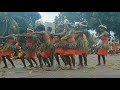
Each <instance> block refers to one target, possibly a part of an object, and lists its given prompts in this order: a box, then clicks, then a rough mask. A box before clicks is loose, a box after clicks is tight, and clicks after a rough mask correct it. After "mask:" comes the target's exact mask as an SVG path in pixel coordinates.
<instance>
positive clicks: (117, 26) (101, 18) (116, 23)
mask: <svg viewBox="0 0 120 90" xmlns="http://www.w3.org/2000/svg"><path fill="white" fill-rule="evenodd" d="M64 16H66V17H67V19H68V20H69V21H70V22H71V23H74V22H79V21H80V19H81V18H85V19H86V20H87V21H88V27H89V29H96V31H97V32H99V29H98V26H99V25H100V24H105V25H106V26H107V27H108V31H113V32H115V35H116V36H117V37H119V38H120V35H119V34H120V32H119V30H120V12H61V13H60V14H59V17H58V18H57V19H55V22H58V21H60V20H61V21H62V22H63V19H64ZM56 20H57V21H56Z"/></svg>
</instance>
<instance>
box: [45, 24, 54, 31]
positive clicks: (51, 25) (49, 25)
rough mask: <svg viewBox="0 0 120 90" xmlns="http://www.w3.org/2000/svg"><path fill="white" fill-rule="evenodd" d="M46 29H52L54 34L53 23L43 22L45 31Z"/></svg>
mask: <svg viewBox="0 0 120 90" xmlns="http://www.w3.org/2000/svg"><path fill="white" fill-rule="evenodd" d="M47 27H52V33H55V24H54V23H53V22H45V29H46V30H47Z"/></svg>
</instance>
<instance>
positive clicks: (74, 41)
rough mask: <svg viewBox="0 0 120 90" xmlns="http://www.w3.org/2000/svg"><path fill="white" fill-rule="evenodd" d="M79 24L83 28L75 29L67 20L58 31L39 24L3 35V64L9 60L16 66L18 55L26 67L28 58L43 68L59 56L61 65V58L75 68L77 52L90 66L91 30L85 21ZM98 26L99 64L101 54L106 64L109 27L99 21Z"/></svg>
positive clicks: (58, 62) (59, 65)
mask: <svg viewBox="0 0 120 90" xmlns="http://www.w3.org/2000/svg"><path fill="white" fill-rule="evenodd" d="M66 21H67V20H66ZM80 27H81V28H80V30H79V31H76V30H75V29H74V27H73V26H72V25H70V24H67V23H64V24H63V25H59V26H58V27H57V29H56V33H55V34H52V33H51V30H50V29H48V30H45V27H44V25H43V24H40V25H38V26H37V27H36V28H35V30H34V29H33V28H30V27H28V28H27V31H26V33H23V34H10V35H8V36H5V37H3V36H1V37H0V40H1V42H4V43H3V44H1V45H0V48H1V50H0V57H1V60H2V61H3V62H4V65H5V66H4V67H3V68H8V65H7V62H6V60H8V61H9V62H10V63H11V65H12V67H15V64H14V62H13V60H14V59H15V58H19V59H21V61H22V63H23V65H24V67H27V65H26V62H25V60H27V61H28V62H29V64H30V65H29V67H38V66H40V68H43V66H44V64H45V65H47V66H48V67H52V66H54V60H56V61H57V64H58V67H59V68H60V67H61V61H60V60H62V61H63V63H64V66H65V68H66V69H70V70H74V69H76V64H75V62H76V60H75V56H78V57H79V64H78V65H79V66H80V67H83V66H87V65H88V63H87V56H88V54H89V39H90V34H89V32H88V30H87V22H86V21H83V22H81V24H80ZM99 30H100V32H101V35H100V36H99V37H97V38H100V39H101V42H100V43H99V44H98V45H97V47H96V49H97V54H98V64H97V65H98V66H99V65H101V57H102V59H103V64H104V65H105V64H106V61H105V56H107V54H108V50H109V49H110V43H109V40H108V37H109V33H108V32H107V27H106V26H105V25H100V26H99ZM36 57H37V58H36ZM37 60H38V61H39V64H38V62H37ZM33 62H34V63H35V65H36V66H34V64H33Z"/></svg>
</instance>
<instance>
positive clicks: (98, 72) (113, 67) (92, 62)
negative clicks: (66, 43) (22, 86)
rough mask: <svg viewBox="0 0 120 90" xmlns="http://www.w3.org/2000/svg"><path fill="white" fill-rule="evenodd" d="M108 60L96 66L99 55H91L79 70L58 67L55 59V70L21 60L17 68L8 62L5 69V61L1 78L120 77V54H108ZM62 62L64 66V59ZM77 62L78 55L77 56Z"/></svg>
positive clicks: (1, 65)
mask: <svg viewBox="0 0 120 90" xmlns="http://www.w3.org/2000/svg"><path fill="white" fill-rule="evenodd" d="M106 60H107V61H108V65H106V66H104V65H101V66H96V64H97V55H89V56H88V66H86V67H83V68H79V67H78V66H77V68H78V69H77V70H61V69H57V65H56V61H55V62H54V63H55V66H54V68H55V70H53V71H47V70H46V69H47V67H45V69H44V70H42V69H40V68H33V69H28V68H23V65H22V63H21V62H20V60H15V61H14V63H15V65H16V68H11V64H10V63H9V62H8V66H9V68H8V69H4V68H2V67H3V66H4V65H3V62H1V64H0V67H1V68H0V78H120V56H117V55H116V56H107V57H106ZM101 61H102V60H101ZM26 62H27V61H26ZM61 63H62V66H63V67H64V64H63V62H62V61H61ZM77 64H78V57H77V56H76V65H77ZM101 64H103V63H101Z"/></svg>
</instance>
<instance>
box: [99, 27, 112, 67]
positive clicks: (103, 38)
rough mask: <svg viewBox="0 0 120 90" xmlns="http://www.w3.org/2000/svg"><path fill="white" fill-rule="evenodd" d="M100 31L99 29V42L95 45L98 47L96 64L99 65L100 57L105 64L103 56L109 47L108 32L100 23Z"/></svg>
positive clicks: (106, 53)
mask: <svg viewBox="0 0 120 90" xmlns="http://www.w3.org/2000/svg"><path fill="white" fill-rule="evenodd" d="M99 28H100V31H101V33H102V34H101V35H100V36H99V38H100V39H101V41H102V42H101V43H100V44H99V45H98V46H97V47H98V64H97V65H98V66H99V65H101V63H100V59H101V57H102V58H103V64H104V65H105V62H106V60H105V56H107V55H108V50H109V48H110V45H109V41H108V36H109V33H108V32H107V31H106V30H107V27H106V26H105V25H100V26H99Z"/></svg>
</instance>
